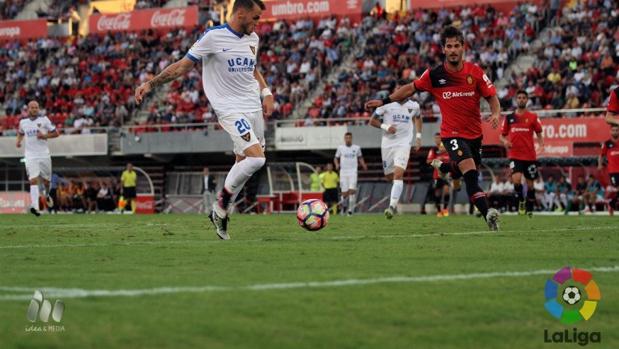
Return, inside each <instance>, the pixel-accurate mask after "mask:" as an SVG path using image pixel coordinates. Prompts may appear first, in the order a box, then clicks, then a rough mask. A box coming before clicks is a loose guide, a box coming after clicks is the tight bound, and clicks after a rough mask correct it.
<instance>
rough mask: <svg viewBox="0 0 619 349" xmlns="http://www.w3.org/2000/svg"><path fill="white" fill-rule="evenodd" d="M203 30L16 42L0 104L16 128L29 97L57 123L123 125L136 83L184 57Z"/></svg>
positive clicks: (5, 53) (5, 54)
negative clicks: (78, 121)
mask: <svg viewBox="0 0 619 349" xmlns="http://www.w3.org/2000/svg"><path fill="white" fill-rule="evenodd" d="M199 33H200V30H199V29H198V28H195V29H194V30H192V31H187V30H184V29H178V30H173V31H169V32H165V33H156V32H154V31H144V32H140V33H137V32H118V33H110V34H106V35H89V36H87V37H84V38H78V37H71V38H68V39H66V41H61V40H60V39H41V40H37V41H29V42H26V43H23V44H22V43H19V42H12V43H7V44H4V46H2V48H0V62H2V63H6V64H2V68H0V75H2V76H4V80H3V81H0V103H1V104H3V107H4V112H5V113H6V114H7V115H13V116H15V115H17V116H16V117H6V118H3V122H2V124H3V126H4V128H5V129H10V128H15V127H16V125H17V123H18V120H19V115H20V114H22V113H23V112H25V111H24V106H25V104H26V103H27V100H29V99H33V98H34V99H36V100H38V101H39V103H40V105H41V107H42V109H44V110H45V113H46V114H47V115H48V116H49V117H50V119H51V120H52V122H54V123H55V124H56V125H58V126H61V127H63V128H78V127H77V126H78V125H75V123H76V122H77V120H81V119H85V120H87V122H86V124H87V125H92V126H120V125H121V124H125V123H126V122H127V121H128V120H129V119H130V118H131V117H132V116H133V114H134V112H135V111H136V110H137V109H136V107H137V106H136V103H135V100H134V98H133V91H134V89H135V86H136V85H137V84H139V83H141V82H142V81H144V80H146V79H148V78H150V77H152V76H153V75H154V74H156V73H158V72H159V71H161V70H162V69H163V68H164V67H165V66H167V65H168V64H170V63H171V62H173V61H175V60H177V59H180V58H181V57H182V56H183V55H184V54H185V53H186V51H187V50H188V49H189V47H190V46H191V45H192V44H193V42H194V41H195V39H196V38H197V36H198V35H199Z"/></svg>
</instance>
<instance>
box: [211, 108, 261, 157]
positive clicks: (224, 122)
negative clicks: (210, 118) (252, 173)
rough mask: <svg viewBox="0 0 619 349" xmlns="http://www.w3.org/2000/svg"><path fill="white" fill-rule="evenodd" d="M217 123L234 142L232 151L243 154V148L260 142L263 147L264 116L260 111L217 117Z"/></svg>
mask: <svg viewBox="0 0 619 349" xmlns="http://www.w3.org/2000/svg"><path fill="white" fill-rule="evenodd" d="M219 124H220V125H221V127H223V129H224V130H226V132H228V134H229V135H230V138H231V139H232V142H234V153H235V154H237V155H241V156H244V155H245V154H244V153H243V152H244V151H245V149H247V148H249V147H251V146H252V145H254V144H260V145H261V146H262V149H264V144H265V143H264V118H263V117H262V111H257V112H252V113H238V114H229V115H226V116H223V117H220V118H219Z"/></svg>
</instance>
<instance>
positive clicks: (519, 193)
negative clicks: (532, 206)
mask: <svg viewBox="0 0 619 349" xmlns="http://www.w3.org/2000/svg"><path fill="white" fill-rule="evenodd" d="M514 195H515V196H516V202H517V203H518V214H519V215H524V214H525V213H526V207H525V201H524V194H523V187H522V184H521V183H519V182H518V183H514Z"/></svg>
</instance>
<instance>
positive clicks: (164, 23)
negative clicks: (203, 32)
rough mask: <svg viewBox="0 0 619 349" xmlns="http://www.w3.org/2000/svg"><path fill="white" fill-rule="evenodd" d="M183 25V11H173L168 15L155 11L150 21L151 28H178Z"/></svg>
mask: <svg viewBox="0 0 619 349" xmlns="http://www.w3.org/2000/svg"><path fill="white" fill-rule="evenodd" d="M184 23H185V9H175V10H172V11H170V12H168V13H163V14H162V13H160V12H159V10H157V11H156V12H155V13H154V14H153V17H152V18H151V19H150V25H151V26H152V27H180V26H182V25H183V24H184Z"/></svg>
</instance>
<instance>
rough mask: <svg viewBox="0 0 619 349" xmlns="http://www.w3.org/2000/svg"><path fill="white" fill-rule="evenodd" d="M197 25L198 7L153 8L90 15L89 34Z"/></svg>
mask: <svg viewBox="0 0 619 349" xmlns="http://www.w3.org/2000/svg"><path fill="white" fill-rule="evenodd" d="M197 24H198V7H197V6H189V7H183V8H155V9H148V10H137V11H132V12H126V13H118V14H112V15H92V16H90V19H89V23H88V25H89V30H90V33H105V32H110V31H138V30H146V29H155V30H157V29H170V28H176V27H191V26H195V25H197Z"/></svg>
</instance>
